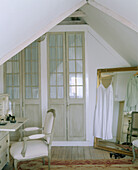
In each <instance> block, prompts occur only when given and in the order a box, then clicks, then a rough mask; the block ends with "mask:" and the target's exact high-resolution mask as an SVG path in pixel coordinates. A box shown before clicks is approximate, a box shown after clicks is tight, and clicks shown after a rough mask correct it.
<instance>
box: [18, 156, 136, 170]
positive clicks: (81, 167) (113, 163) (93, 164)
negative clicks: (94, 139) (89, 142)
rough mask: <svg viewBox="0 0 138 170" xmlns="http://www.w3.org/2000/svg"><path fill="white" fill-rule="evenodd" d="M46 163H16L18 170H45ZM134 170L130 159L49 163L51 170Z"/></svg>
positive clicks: (55, 161) (35, 161)
mask: <svg viewBox="0 0 138 170" xmlns="http://www.w3.org/2000/svg"><path fill="white" fill-rule="evenodd" d="M47 164H48V162H47V160H46V162H45V165H43V164H42V159H37V160H33V161H23V162H19V163H18V170H46V169H48V165H47ZM55 169H57V170H64V169H66V170H85V169H91V170H103V169H106V170H110V169H111V170H116V169H122V170H131V169H132V170H134V169H138V165H135V164H132V160H131V159H98V160H65V161H64V160H61V161H59V160H53V161H51V170H55Z"/></svg>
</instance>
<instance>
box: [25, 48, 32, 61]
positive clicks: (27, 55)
mask: <svg viewBox="0 0 138 170" xmlns="http://www.w3.org/2000/svg"><path fill="white" fill-rule="evenodd" d="M25 60H31V48H29V47H28V48H26V49H25Z"/></svg>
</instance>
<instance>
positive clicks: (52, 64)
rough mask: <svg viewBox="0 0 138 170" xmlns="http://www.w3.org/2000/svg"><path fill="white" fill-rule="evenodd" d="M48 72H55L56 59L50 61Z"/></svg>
mask: <svg viewBox="0 0 138 170" xmlns="http://www.w3.org/2000/svg"><path fill="white" fill-rule="evenodd" d="M50 72H56V61H53V60H51V61H50Z"/></svg>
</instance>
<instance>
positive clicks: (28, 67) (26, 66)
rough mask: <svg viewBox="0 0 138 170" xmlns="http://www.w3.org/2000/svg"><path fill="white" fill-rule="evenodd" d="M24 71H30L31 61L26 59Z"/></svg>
mask: <svg viewBox="0 0 138 170" xmlns="http://www.w3.org/2000/svg"><path fill="white" fill-rule="evenodd" d="M25 72H26V73H31V62H28V61H26V62H25Z"/></svg>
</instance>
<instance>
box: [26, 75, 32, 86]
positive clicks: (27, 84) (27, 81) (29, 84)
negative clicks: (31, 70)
mask: <svg viewBox="0 0 138 170" xmlns="http://www.w3.org/2000/svg"><path fill="white" fill-rule="evenodd" d="M25 85H26V86H31V75H30V74H26V75H25Z"/></svg>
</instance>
